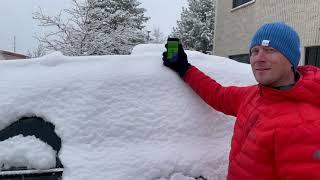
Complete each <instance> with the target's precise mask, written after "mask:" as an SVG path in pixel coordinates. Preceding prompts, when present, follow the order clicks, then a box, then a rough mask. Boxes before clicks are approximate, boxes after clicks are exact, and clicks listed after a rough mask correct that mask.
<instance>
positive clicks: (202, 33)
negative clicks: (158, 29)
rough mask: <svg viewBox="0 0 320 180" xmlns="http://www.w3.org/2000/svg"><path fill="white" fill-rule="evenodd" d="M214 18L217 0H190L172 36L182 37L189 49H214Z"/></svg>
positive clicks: (202, 50) (203, 50)
mask: <svg viewBox="0 0 320 180" xmlns="http://www.w3.org/2000/svg"><path fill="white" fill-rule="evenodd" d="M214 18H215V0H188V8H183V9H182V13H181V19H180V20H178V21H177V27H176V28H174V29H173V33H172V35H171V36H175V37H178V38H180V39H181V41H182V43H183V44H184V46H185V47H186V48H188V49H193V50H197V51H201V52H204V53H205V52H207V51H212V48H213V33H214Z"/></svg>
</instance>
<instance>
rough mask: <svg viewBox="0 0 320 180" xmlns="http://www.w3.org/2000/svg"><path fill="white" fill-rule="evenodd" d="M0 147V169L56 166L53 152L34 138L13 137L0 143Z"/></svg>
mask: <svg viewBox="0 0 320 180" xmlns="http://www.w3.org/2000/svg"><path fill="white" fill-rule="evenodd" d="M0 147H1V151H0V162H1V163H0V169H4V170H6V169H9V168H10V167H21V166H25V167H28V168H29V169H31V168H35V169H49V168H53V167H55V166H56V155H55V151H54V150H53V149H52V147H51V146H49V145H48V144H46V143H44V142H42V141H40V140H39V139H37V138H36V137H34V136H27V137H23V136H22V135H19V136H15V137H12V138H9V139H7V140H5V141H2V142H1V141H0Z"/></svg>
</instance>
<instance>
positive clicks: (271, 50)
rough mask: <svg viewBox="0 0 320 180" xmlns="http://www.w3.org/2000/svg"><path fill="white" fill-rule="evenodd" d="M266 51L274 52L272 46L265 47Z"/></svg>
mask: <svg viewBox="0 0 320 180" xmlns="http://www.w3.org/2000/svg"><path fill="white" fill-rule="evenodd" d="M266 51H267V52H270V53H271V52H274V51H275V49H273V48H268V49H266Z"/></svg>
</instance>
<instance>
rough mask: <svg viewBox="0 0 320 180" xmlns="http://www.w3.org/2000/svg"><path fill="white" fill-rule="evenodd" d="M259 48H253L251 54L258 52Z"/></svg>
mask: <svg viewBox="0 0 320 180" xmlns="http://www.w3.org/2000/svg"><path fill="white" fill-rule="evenodd" d="M258 52H259V50H258V49H252V50H251V54H258Z"/></svg>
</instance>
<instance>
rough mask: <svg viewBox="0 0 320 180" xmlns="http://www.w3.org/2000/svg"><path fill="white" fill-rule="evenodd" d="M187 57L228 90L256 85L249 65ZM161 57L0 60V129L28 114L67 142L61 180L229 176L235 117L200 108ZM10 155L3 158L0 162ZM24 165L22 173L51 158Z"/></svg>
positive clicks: (57, 55) (195, 54) (202, 105)
mask: <svg viewBox="0 0 320 180" xmlns="http://www.w3.org/2000/svg"><path fill="white" fill-rule="evenodd" d="M187 53H188V56H189V60H190V62H191V63H192V64H194V65H196V66H197V67H199V68H200V69H201V70H203V71H204V72H206V73H207V74H209V75H210V76H212V77H215V79H217V81H218V82H221V83H222V84H223V85H231V84H232V85H248V84H253V83H254V79H253V76H252V74H251V71H250V67H249V66H248V65H245V64H240V63H237V62H234V61H231V60H229V59H227V58H222V57H217V56H209V55H204V54H201V53H198V52H194V51H187ZM161 58H162V57H161V53H160V54H158V53H150V54H148V55H146V56H144V55H142V54H140V55H136V54H135V55H125V56H91V57H88V56H83V57H66V56H63V55H61V54H60V53H57V52H56V53H53V54H50V55H47V56H44V57H42V58H38V59H30V60H24V61H21V60H20V61H10V62H0V74H1V76H0V86H1V88H0V102H1V103H0V117H1V121H0V130H1V129H3V128H5V127H6V126H8V125H9V124H11V123H13V122H14V121H16V120H17V119H18V118H19V117H21V116H25V115H36V116H40V117H43V118H44V119H46V120H47V121H49V122H52V123H53V124H54V125H55V126H56V128H55V131H56V133H57V134H58V135H59V136H60V137H61V140H62V147H61V151H60V153H59V157H60V159H61V161H62V163H63V165H64V167H65V169H66V170H65V171H64V174H63V178H64V179H77V180H78V179H115V180H117V179H119V180H122V179H130V180H134V179H137V180H142V179H146V180H149V179H160V178H168V177H169V176H170V174H173V173H182V174H185V175H191V176H198V175H203V176H204V177H207V178H208V179H210V178H211V179H217V178H215V177H218V178H221V179H223V178H225V174H226V167H227V157H228V151H229V141H230V138H231V137H230V136H231V133H232V126H233V119H232V118H231V117H228V116H225V115H223V114H221V113H218V112H216V111H214V110H213V109H212V108H210V107H209V106H208V105H206V104H205V103H204V102H202V100H201V99H200V98H199V97H198V96H197V95H196V94H195V93H194V92H193V91H192V90H191V89H190V88H189V87H188V86H187V85H186V84H185V83H184V82H183V81H182V80H181V79H180V78H179V77H178V76H177V74H175V73H174V72H173V71H171V70H170V69H168V68H166V67H164V66H163V65H162V59H161ZM4 144H5V143H4ZM0 146H1V145H0ZM3 146H5V145H3ZM17 146H18V145H17ZM19 146H22V147H25V149H26V150H27V151H28V152H30V151H31V154H32V151H35V152H37V151H36V150H34V149H33V148H30V145H28V144H23V143H20V144H19ZM0 149H4V148H3V147H0ZM22 149H23V148H22ZM12 152H13V151H12V150H10V149H7V150H5V151H1V152H0V162H4V160H3V158H2V159H1V157H6V156H7V155H8V154H10V153H12ZM24 153H25V152H23V151H20V154H18V155H19V156H23V155H24ZM18 155H17V156H12V158H15V157H18ZM7 157H8V156H7ZM10 157H11V156H10ZM28 158H29V159H28V160H26V161H24V162H21V165H26V164H28V163H30V162H32V161H35V160H37V159H41V158H45V157H41V156H40V157H39V156H36V155H35V156H32V155H31V156H28ZM46 165H47V164H46Z"/></svg>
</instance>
